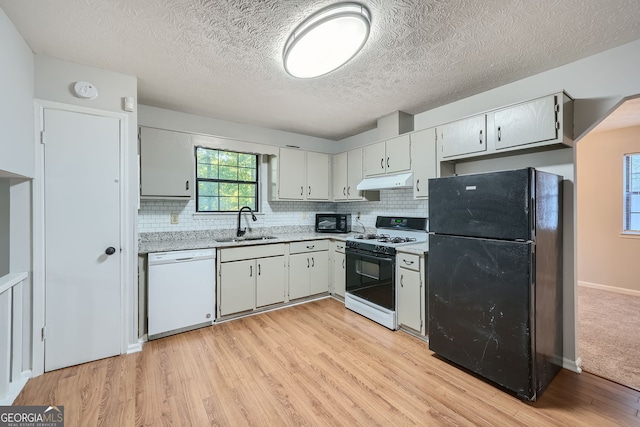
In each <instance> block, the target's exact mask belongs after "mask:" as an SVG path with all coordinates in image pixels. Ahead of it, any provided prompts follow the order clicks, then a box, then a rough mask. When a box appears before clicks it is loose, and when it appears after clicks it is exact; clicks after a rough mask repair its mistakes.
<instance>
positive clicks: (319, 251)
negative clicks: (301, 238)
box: [289, 240, 329, 300]
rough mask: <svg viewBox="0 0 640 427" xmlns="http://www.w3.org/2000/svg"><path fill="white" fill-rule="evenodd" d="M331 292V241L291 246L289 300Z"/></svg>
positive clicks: (317, 241)
mask: <svg viewBox="0 0 640 427" xmlns="http://www.w3.org/2000/svg"><path fill="white" fill-rule="evenodd" d="M328 291H329V241H328V240H312V241H305V242H294V243H290V244H289V300H294V299H298V298H304V297H307V296H309V295H315V294H319V293H323V292H328Z"/></svg>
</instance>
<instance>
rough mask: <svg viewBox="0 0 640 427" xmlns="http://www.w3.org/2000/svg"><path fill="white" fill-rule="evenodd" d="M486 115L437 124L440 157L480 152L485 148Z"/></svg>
mask: <svg viewBox="0 0 640 427" xmlns="http://www.w3.org/2000/svg"><path fill="white" fill-rule="evenodd" d="M486 117H487V116H486V115H485V114H480V115H478V116H474V117H469V118H466V119H462V120H458V121H456V122H452V123H448V124H446V125H442V126H438V127H437V131H438V145H439V149H440V157H442V158H447V157H453V156H459V155H462V154H470V153H481V152H483V151H486V149H487V118H486Z"/></svg>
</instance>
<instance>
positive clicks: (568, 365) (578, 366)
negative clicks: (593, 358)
mask: <svg viewBox="0 0 640 427" xmlns="http://www.w3.org/2000/svg"><path fill="white" fill-rule="evenodd" d="M562 367H563V368H564V369H568V370H570V371H572V372H575V373H576V374H579V373H581V372H582V359H581V358H579V357H578V358H577V359H576V360H570V359H567V358H566V357H563V358H562Z"/></svg>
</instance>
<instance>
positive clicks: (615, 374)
mask: <svg viewBox="0 0 640 427" xmlns="http://www.w3.org/2000/svg"><path fill="white" fill-rule="evenodd" d="M578 355H579V356H580V357H581V358H582V369H584V370H585V371H587V372H591V373H592V374H596V375H599V376H601V377H604V378H608V379H611V380H613V381H615V382H618V383H620V384H624V385H627V386H630V387H633V388H636V389H640V297H636V296H630V295H624V294H619V293H615V292H609V291H603V290H600V289H593V288H588V287H585V286H578Z"/></svg>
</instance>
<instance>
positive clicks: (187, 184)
mask: <svg viewBox="0 0 640 427" xmlns="http://www.w3.org/2000/svg"><path fill="white" fill-rule="evenodd" d="M184 189H185V190H188V189H189V181H187V182H186V183H185V185H184Z"/></svg>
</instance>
